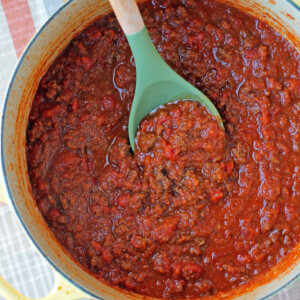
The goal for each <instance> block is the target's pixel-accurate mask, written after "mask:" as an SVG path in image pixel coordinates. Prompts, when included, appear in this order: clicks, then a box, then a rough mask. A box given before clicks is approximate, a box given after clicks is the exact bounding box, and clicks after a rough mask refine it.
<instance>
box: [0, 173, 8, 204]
mask: <svg viewBox="0 0 300 300" xmlns="http://www.w3.org/2000/svg"><path fill="white" fill-rule="evenodd" d="M1 180H3V178H2V177H0V203H1V202H2V203H5V204H9V200H8V197H7V195H6V194H5V192H4V188H3V187H4V183H3V182H1Z"/></svg>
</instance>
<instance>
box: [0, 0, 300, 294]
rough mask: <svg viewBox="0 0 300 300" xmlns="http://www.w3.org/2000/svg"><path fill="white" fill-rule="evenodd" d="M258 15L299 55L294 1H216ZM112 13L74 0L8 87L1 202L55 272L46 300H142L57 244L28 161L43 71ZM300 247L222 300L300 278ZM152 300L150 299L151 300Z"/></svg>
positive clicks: (299, 22)
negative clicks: (93, 271) (103, 278)
mask: <svg viewBox="0 0 300 300" xmlns="http://www.w3.org/2000/svg"><path fill="white" fill-rule="evenodd" d="M218 1H220V2H223V3H226V4H228V5H230V6H234V7H237V8H239V9H241V10H243V11H246V12H248V13H249V14H252V15H254V16H255V17H256V18H259V19H261V20H263V21H265V22H267V23H269V24H270V25H271V26H273V27H274V28H275V29H276V30H277V31H279V32H280V33H281V34H282V35H284V36H285V37H286V38H288V39H289V40H290V41H291V42H292V43H293V45H294V46H295V47H296V48H297V49H298V51H299V50H300V9H299V4H300V0H295V1H298V2H297V3H298V6H297V4H296V3H294V2H291V1H290V0H238V1H237V0H218ZM110 11H111V9H110V6H109V4H108V2H107V0H70V1H69V2H67V3H66V4H65V5H64V6H63V7H62V8H61V9H60V10H59V11H58V12H57V13H56V14H54V16H52V17H51V18H50V20H49V21H48V22H47V23H46V24H45V25H44V26H43V27H42V28H41V30H40V31H39V32H38V33H37V34H36V35H35V36H34V38H33V39H32V40H31V42H30V43H29V45H28V46H27V48H26V50H25V51H24V53H23V54H22V56H21V58H20V60H19V63H18V65H17V67H16V69H15V71H14V74H13V76H12V79H11V82H10V84H9V87H8V90H7V94H6V98H5V103H4V108H3V116H2V124H1V125H2V128H1V161H2V176H1V183H0V188H1V193H2V194H3V196H2V197H0V199H7V201H8V202H9V203H10V204H11V205H12V206H13V207H14V209H15V212H16V214H17V216H18V218H19V219H20V221H21V223H22V225H23V227H24V229H25V230H26V232H27V234H28V236H29V237H30V239H31V240H32V241H33V243H34V244H35V245H36V247H37V248H38V249H39V251H40V252H41V253H42V255H43V256H44V257H46V258H47V260H48V261H49V262H50V263H51V264H52V266H53V267H54V268H55V269H56V271H57V272H56V274H57V280H56V285H55V288H54V290H53V292H52V293H51V294H50V295H48V296H47V297H46V298H43V299H77V298H79V297H90V296H91V297H95V298H103V299H142V298H147V297H142V296H140V295H136V294H133V293H130V292H126V291H124V290H121V289H119V288H113V287H111V286H109V285H107V284H105V283H103V282H100V281H98V280H96V279H95V278H94V277H92V276H91V275H89V274H88V273H86V272H84V271H83V270H82V269H81V268H80V267H79V266H78V265H77V264H76V263H75V262H74V261H73V260H72V259H71V258H70V256H69V255H68V254H67V253H66V251H65V250H64V249H63V248H62V247H61V246H60V244H59V243H58V242H57V241H56V239H55V238H54V236H53V234H52V233H51V231H50V230H49V229H48V226H47V224H46V223H45V221H44V220H43V218H42V216H41V214H40V212H39V210H38V208H37V206H36V205H35V201H34V199H33V198H32V195H31V190H30V184H29V180H28V175H27V166H26V159H25V144H26V127H27V119H28V114H29V110H30V107H31V102H32V100H33V98H34V94H35V91H36V89H37V86H38V83H39V80H40V79H41V77H42V75H43V74H44V72H45V71H46V70H47V68H48V67H49V66H50V64H51V63H52V62H53V60H54V59H55V58H56V56H57V55H58V54H59V53H60V52H61V50H62V49H63V48H65V47H66V46H67V44H68V43H69V42H70V41H71V39H72V38H73V36H74V35H75V34H77V33H78V32H80V31H81V30H82V29H83V28H84V27H86V26H87V24H89V23H91V22H92V21H93V20H94V19H95V18H96V17H98V16H100V15H105V14H107V13H109V12H110ZM299 251H300V247H299V244H298V246H297V247H296V248H295V249H294V250H293V251H292V252H291V253H290V254H289V255H288V257H287V258H286V259H285V260H284V261H282V262H281V263H280V264H279V265H277V266H276V267H275V268H274V269H273V270H272V271H271V272H269V273H268V274H267V275H266V276H264V277H261V278H259V279H258V280H256V281H255V282H253V283H252V284H251V285H248V286H244V287H241V288H239V289H238V290H235V291H231V292H230V293H227V294H224V295H220V296H219V297H218V298H219V299H220V298H222V299H223V298H224V299H225V298H226V299H233V298H235V299H262V298H266V297H268V296H270V295H273V294H274V293H276V292H278V291H279V290H281V289H282V288H283V287H285V286H287V285H288V284H290V283H291V282H293V281H294V280H295V279H296V278H298V277H300V252H299ZM0 290H1V293H2V294H3V295H4V296H6V298H7V299H9V300H17V299H28V298H25V297H24V296H22V295H20V294H19V293H18V292H16V291H15V290H14V289H13V288H12V287H10V286H9V285H8V284H7V283H6V282H5V281H4V280H3V279H2V278H1V277H0ZM149 299H150V298H149Z"/></svg>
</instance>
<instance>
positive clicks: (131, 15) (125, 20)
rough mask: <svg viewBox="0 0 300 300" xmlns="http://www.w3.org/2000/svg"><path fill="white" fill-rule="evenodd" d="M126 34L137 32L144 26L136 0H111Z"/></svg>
mask: <svg viewBox="0 0 300 300" xmlns="http://www.w3.org/2000/svg"><path fill="white" fill-rule="evenodd" d="M109 2H110V4H111V6H112V8H113V10H114V12H115V15H116V17H117V19H118V21H119V23H120V25H121V27H122V29H123V31H124V32H125V34H126V35H127V34H135V33H137V32H139V31H140V30H141V29H142V28H143V27H144V22H143V19H142V15H141V13H140V11H139V8H138V6H137V4H136V2H135V0H109Z"/></svg>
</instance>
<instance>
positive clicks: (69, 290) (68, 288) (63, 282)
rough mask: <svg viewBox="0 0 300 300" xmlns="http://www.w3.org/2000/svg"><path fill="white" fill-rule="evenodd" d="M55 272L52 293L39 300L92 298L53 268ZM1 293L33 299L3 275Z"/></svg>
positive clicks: (17, 299) (22, 299)
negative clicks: (17, 288)
mask: <svg viewBox="0 0 300 300" xmlns="http://www.w3.org/2000/svg"><path fill="white" fill-rule="evenodd" d="M53 272H54V277H55V280H54V287H53V289H52V291H51V292H50V294H48V295H47V296H45V297H43V298H39V300H56V299H64V300H76V299H81V298H89V299H90V298H91V297H90V296H89V295H87V294H85V293H84V292H82V291H80V290H79V289H78V288H77V287H75V286H74V285H73V284H72V283H71V282H69V281H68V280H67V279H65V278H64V277H63V276H62V275H60V274H59V273H58V272H56V271H55V270H53ZM0 294H1V296H3V297H4V298H5V299H6V300H33V299H31V298H28V297H25V296H24V295H22V294H21V293H19V292H18V291H16V290H15V289H14V288H13V287H12V286H11V285H10V284H9V283H8V282H7V281H5V280H4V278H3V277H1V276H0Z"/></svg>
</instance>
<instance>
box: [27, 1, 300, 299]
mask: <svg viewBox="0 0 300 300" xmlns="http://www.w3.org/2000/svg"><path fill="white" fill-rule="evenodd" d="M140 9H141V11H142V14H143V18H144V20H145V24H146V26H147V28H148V30H149V32H150V36H151V38H152V40H153V42H154V43H155V45H156V47H157V49H158V51H159V52H160V53H161V55H162V56H163V58H164V59H165V60H166V61H167V62H168V63H169V65H170V66H171V67H172V68H173V69H174V70H175V71H176V72H178V73H179V74H180V75H182V76H183V77H184V78H185V79H187V80H188V81H189V82H191V83H192V84H193V85H194V86H195V87H197V88H199V89H200V90H201V91H203V92H204V93H205V94H206V95H207V96H208V97H209V98H210V99H211V100H212V101H213V102H214V104H215V105H216V106H217V108H218V110H219V112H220V114H221V116H222V118H223V123H224V126H225V132H224V131H223V130H221V127H220V126H219V124H218V122H217V121H215V120H214V119H213V118H212V117H211V116H210V114H209V113H208V112H207V111H206V110H205V109H204V108H202V107H201V106H200V105H199V104H198V103H196V102H191V101H182V102H181V101H180V102H178V103H173V104H170V105H166V106H164V107H161V108H159V109H158V110H157V111H156V112H155V113H153V114H151V115H150V116H148V117H147V118H146V119H145V120H144V121H143V122H142V123H141V125H140V128H139V131H138V134H137V140H136V153H135V155H134V154H133V153H132V151H131V150H130V146H129V142H128V133H127V130H128V128H127V124H128V116H129V111H130V107H131V102H132V99H133V95H134V89H135V67H134V60H133V58H132V54H131V52H130V49H129V46H128V44H127V41H126V37H125V35H124V33H123V32H122V31H121V29H120V27H119V25H118V23H117V21H116V19H115V17H114V16H113V15H112V14H111V15H108V16H105V17H103V18H100V19H98V20H96V21H95V22H94V23H93V24H92V25H91V26H89V27H88V28H87V29H85V30H84V31H83V32H82V33H80V34H79V35H78V36H76V37H75V38H74V39H73V40H72V42H71V43H70V44H69V46H68V47H67V48H66V49H65V50H64V51H63V52H62V54H61V55H60V56H59V57H58V58H57V59H56V60H55V62H54V63H53V64H52V66H51V67H50V68H49V70H48V71H47V72H46V74H45V75H44V77H43V78H42V80H41V82H40V84H39V87H38V90H37V93H36V96H35V98H34V101H33V104H32V109H31V112H30V116H29V121H28V129H27V152H26V154H27V162H28V172H29V177H30V181H31V185H32V192H33V195H34V198H35V200H36V203H37V205H38V208H39V209H40V211H41V213H42V215H43V217H44V218H45V220H46V222H47V223H48V225H49V227H50V228H51V230H52V232H53V233H54V234H55V236H56V237H57V239H58V240H59V242H60V243H61V244H62V245H63V246H64V247H65V249H66V250H67V251H68V252H69V253H70V255H71V256H72V257H73V258H74V259H75V260H76V261H77V262H78V263H79V264H80V265H81V266H82V267H83V268H84V269H85V270H87V271H89V272H91V273H92V274H93V275H94V276H95V277H97V278H99V279H100V280H105V281H106V282H108V283H110V284H112V285H117V286H120V287H123V288H125V289H127V290H132V291H134V292H137V293H140V294H144V295H151V296H157V297H164V298H184V297H201V296H208V295H216V294H218V293H220V292H224V291H229V290H231V289H235V288H237V287H238V286H240V285H242V284H245V283H249V282H251V281H253V280H255V279H256V278H258V277H259V276H261V275H263V274H265V273H266V272H267V271H268V270H270V269H271V268H272V267H274V266H275V265H276V264H277V263H278V262H279V261H281V260H282V259H283V258H284V257H285V256H286V255H287V254H288V253H289V252H290V251H291V250H292V249H293V248H294V247H295V245H296V244H297V243H298V242H299V240H300V236H299V233H300V218H299V217H300V216H299V214H300V131H299V115H300V101H299V95H300V76H299V73H300V72H299V70H300V68H299V62H300V56H299V53H298V52H297V51H296V50H295V49H294V48H293V47H292V46H291V44H289V43H288V42H287V41H286V40H285V39H284V38H283V37H282V36H280V35H279V34H278V33H276V32H275V31H274V30H273V29H272V28H270V27H269V26H267V25H266V24H265V23H262V22H261V21H259V20H256V19H254V18H253V17H251V16H248V15H246V14H244V13H242V12H241V11H238V10H236V9H233V8H230V7H228V6H225V5H222V4H219V3H217V2H214V1H202V0H201V1H196V0H174V1H170V0H164V1H157V0H153V1H152V2H147V3H143V4H140Z"/></svg>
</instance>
